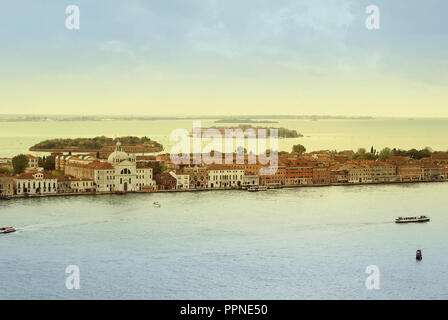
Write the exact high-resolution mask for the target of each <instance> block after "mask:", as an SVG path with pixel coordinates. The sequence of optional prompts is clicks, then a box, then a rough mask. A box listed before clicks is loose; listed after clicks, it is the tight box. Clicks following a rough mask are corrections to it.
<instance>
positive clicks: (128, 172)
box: [120, 168, 131, 174]
mask: <svg viewBox="0 0 448 320" xmlns="http://www.w3.org/2000/svg"><path fill="white" fill-rule="evenodd" d="M120 174H131V171H130V170H129V169H128V168H124V169H123V170H121V172H120Z"/></svg>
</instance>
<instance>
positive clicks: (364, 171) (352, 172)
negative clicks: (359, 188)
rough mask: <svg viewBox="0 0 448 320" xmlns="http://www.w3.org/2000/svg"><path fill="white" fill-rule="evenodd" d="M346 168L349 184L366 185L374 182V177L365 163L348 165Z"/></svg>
mask: <svg viewBox="0 0 448 320" xmlns="http://www.w3.org/2000/svg"><path fill="white" fill-rule="evenodd" d="M346 168H347V170H348V182H349V183H365V182H372V176H371V175H370V168H369V166H368V165H367V164H365V163H359V164H353V163H347V164H346Z"/></svg>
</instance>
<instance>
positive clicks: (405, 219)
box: [395, 216, 429, 223]
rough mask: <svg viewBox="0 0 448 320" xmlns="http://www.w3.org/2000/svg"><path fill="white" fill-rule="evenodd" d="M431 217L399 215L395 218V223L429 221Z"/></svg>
mask: <svg viewBox="0 0 448 320" xmlns="http://www.w3.org/2000/svg"><path fill="white" fill-rule="evenodd" d="M428 221H429V217H427V216H420V217H398V218H397V219H395V223H412V222H428Z"/></svg>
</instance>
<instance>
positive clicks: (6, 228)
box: [0, 227, 16, 233]
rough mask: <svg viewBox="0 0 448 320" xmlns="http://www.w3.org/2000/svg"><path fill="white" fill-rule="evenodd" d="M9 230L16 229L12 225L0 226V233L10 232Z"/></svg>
mask: <svg viewBox="0 0 448 320" xmlns="http://www.w3.org/2000/svg"><path fill="white" fill-rule="evenodd" d="M11 232H16V229H14V228H13V227H3V228H0V233H11Z"/></svg>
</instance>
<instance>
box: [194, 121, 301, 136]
mask: <svg viewBox="0 0 448 320" xmlns="http://www.w3.org/2000/svg"><path fill="white" fill-rule="evenodd" d="M208 129H215V130H218V131H219V132H220V133H221V134H222V135H225V134H226V130H236V129H241V130H247V129H253V130H255V131H256V133H257V130H258V129H265V130H266V136H268V137H269V136H270V135H271V130H272V129H275V130H277V131H278V137H279V138H302V137H303V134H301V133H298V132H297V131H296V130H291V129H287V128H283V127H280V128H274V127H262V126H257V127H254V126H252V125H243V124H241V125H239V126H237V127H218V126H212V127H208V128H201V130H202V133H204V132H206V131H207V130H208ZM190 135H191V136H193V133H191V134H190Z"/></svg>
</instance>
